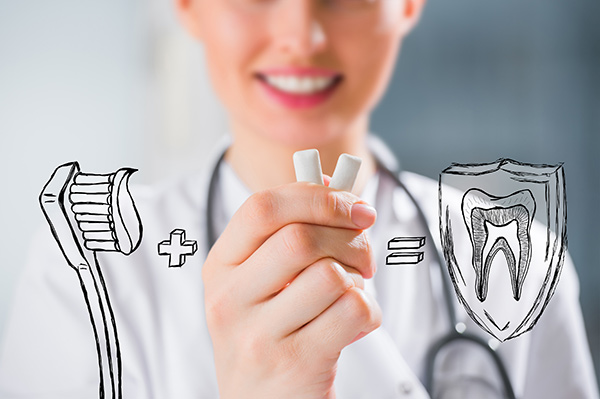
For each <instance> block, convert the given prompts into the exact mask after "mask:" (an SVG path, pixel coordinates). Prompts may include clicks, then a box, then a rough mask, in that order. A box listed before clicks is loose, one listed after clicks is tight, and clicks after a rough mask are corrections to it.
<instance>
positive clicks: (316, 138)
mask: <svg viewBox="0 0 600 399" xmlns="http://www.w3.org/2000/svg"><path fill="white" fill-rule="evenodd" d="M344 131H347V130H346V129H342V128H338V129H333V128H332V127H331V126H326V125H324V124H322V123H320V124H300V125H296V124H294V125H290V124H289V123H288V124H283V125H279V126H278V125H270V126H267V127H265V129H264V130H262V132H263V135H264V136H265V137H266V138H268V139H270V140H273V141H276V142H278V143H281V144H282V145H285V146H287V147H292V148H298V149H304V148H317V147H322V146H324V145H327V144H328V143H330V142H332V141H334V140H335V139H337V138H339V137H341V136H342V135H343V134H344Z"/></svg>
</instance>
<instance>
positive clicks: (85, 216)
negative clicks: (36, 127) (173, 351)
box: [39, 162, 142, 399]
mask: <svg viewBox="0 0 600 399" xmlns="http://www.w3.org/2000/svg"><path fill="white" fill-rule="evenodd" d="M135 171H136V170H135V169H130V168H122V169H119V170H117V171H116V172H114V173H111V174H90V173H82V172H80V169H79V164H78V163H77V162H70V163H66V164H64V165H61V166H59V167H57V168H56V170H55V171H54V173H53V174H52V176H51V177H50V179H49V180H48V182H47V183H46V185H45V186H44V188H43V190H42V193H41V194H40V198H39V200H40V205H41V207H42V211H43V213H44V216H45V217H46V220H47V221H48V224H49V226H50V230H51V231H52V235H53V236H54V238H55V239H56V242H57V243H58V246H59V247H60V250H61V252H62V253H63V255H64V257H65V259H66V260H67V262H68V264H69V266H71V267H72V268H73V269H74V270H75V272H76V273H77V277H78V278H79V282H80V285H81V290H82V292H83V297H84V300H85V303H86V306H87V310H88V313H89V316H90V321H91V323H92V329H93V332H94V338H95V340H96V351H97V354H98V367H99V378H100V383H99V397H100V398H101V399H104V398H118V399H120V398H122V387H121V373H122V370H121V350H120V347H119V337H118V334H117V325H116V322H115V317H114V313H113V310H112V307H111V303H110V299H109V295H108V291H107V288H106V284H105V281H104V277H103V276H102V270H101V267H100V265H99V263H98V257H97V252H105V251H109V252H121V253H122V254H124V255H129V254H131V253H132V252H133V251H135V250H136V249H137V247H138V246H139V244H140V242H141V238H142V223H141V220H140V217H139V214H138V212H137V209H136V206H135V202H134V200H133V197H132V196H131V194H130V192H129V187H128V184H129V178H130V177H131V175H132V174H133V173H134V172H135Z"/></svg>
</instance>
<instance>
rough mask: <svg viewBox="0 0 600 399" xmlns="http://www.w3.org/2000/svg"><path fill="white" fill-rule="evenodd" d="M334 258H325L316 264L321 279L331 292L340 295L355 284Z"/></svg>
mask: <svg viewBox="0 0 600 399" xmlns="http://www.w3.org/2000/svg"><path fill="white" fill-rule="evenodd" d="M336 264H337V262H336V261H335V260H334V259H331V258H325V259H322V260H320V261H319V262H317V263H316V264H315V268H316V270H317V272H318V274H319V281H322V283H323V284H324V285H325V287H327V290H328V291H329V292H335V293H338V294H339V295H341V294H343V293H344V292H345V291H346V290H348V289H349V288H351V287H352V286H353V282H352V279H351V278H350V277H349V276H348V272H346V271H345V270H344V269H343V268H342V267H341V266H339V264H337V266H336Z"/></svg>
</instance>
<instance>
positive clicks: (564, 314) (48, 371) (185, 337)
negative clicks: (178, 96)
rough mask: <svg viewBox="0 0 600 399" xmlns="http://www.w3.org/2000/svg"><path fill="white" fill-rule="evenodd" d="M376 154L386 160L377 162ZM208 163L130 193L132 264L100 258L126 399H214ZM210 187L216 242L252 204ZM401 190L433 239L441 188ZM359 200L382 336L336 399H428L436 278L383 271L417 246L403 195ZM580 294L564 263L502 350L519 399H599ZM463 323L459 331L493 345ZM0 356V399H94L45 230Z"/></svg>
mask: <svg viewBox="0 0 600 399" xmlns="http://www.w3.org/2000/svg"><path fill="white" fill-rule="evenodd" d="M376 146H377V145H376ZM378 146H379V147H382V146H381V145H378ZM221 150H222V148H219V149H217V151H216V152H215V157H214V159H216V155H217V153H218V152H219V151H221ZM379 151H381V152H382V154H381V156H383V157H384V158H386V157H387V158H389V156H390V155H389V153H387V150H386V149H385V148H380V149H379ZM214 159H213V160H211V161H210V162H209V163H208V165H207V167H206V168H205V169H204V170H203V171H202V172H201V173H196V174H194V175H193V176H190V177H187V178H183V179H180V180H177V181H175V182H171V183H170V184H165V185H161V186H156V187H149V188H137V189H135V190H134V196H135V200H136V203H137V206H138V209H139V212H140V216H141V218H142V221H143V226H144V233H143V241H142V244H141V245H140V247H139V248H138V250H137V251H136V252H135V253H133V254H132V255H130V256H129V257H125V256H123V255H120V254H118V253H101V254H100V255H101V256H100V265H101V267H102V270H103V273H104V277H105V279H106V284H107V287H108V291H109V294H110V299H111V302H112V306H113V310H114V312H115V319H116V323H117V327H118V334H119V339H120V343H121V353H122V362H123V385H122V386H123V397H124V398H125V399H132V398H177V399H187V398H190V399H191V398H195V399H197V398H207V399H211V398H214V399H216V398H218V390H217V383H216V377H215V369H214V364H213V355H212V346H211V340H210V336H209V333H208V330H207V327H206V322H205V315H204V306H203V296H204V294H203V284H202V279H201V268H202V264H203V261H204V259H205V256H206V252H207V250H206V248H205V245H204V243H205V239H206V238H205V234H206V231H205V226H206V220H205V206H206V200H207V188H208V179H209V177H210V173H211V172H212V166H213V165H214ZM219 174H220V177H219V181H220V184H219V185H218V189H217V191H216V193H215V194H216V201H215V202H216V204H217V207H218V208H217V209H216V211H215V221H216V222H217V228H218V229H219V231H222V230H223V229H224V227H225V225H226V223H227V221H228V220H229V218H230V217H231V215H232V214H233V213H234V212H235V210H236V209H237V208H238V207H239V206H240V205H241V204H242V203H243V201H244V200H245V199H246V198H247V197H248V196H249V195H250V192H249V191H248V189H247V188H246V187H245V186H244V185H243V184H242V182H241V181H240V180H239V179H238V178H237V176H236V175H235V173H234V172H233V170H232V169H231V167H230V166H229V165H227V164H226V163H223V164H222V165H221V168H220V170H219ZM402 179H403V181H404V182H405V185H406V186H407V187H408V189H409V190H410V191H411V192H412V193H413V195H414V197H415V198H416V199H417V201H418V202H419V203H420V205H421V207H422V208H423V211H424V213H425V215H426V217H427V219H428V221H429V225H430V228H431V229H432V231H433V232H437V231H438V230H437V229H438V227H437V221H438V202H437V190H438V188H437V183H436V182H435V181H432V180H430V179H428V178H425V177H422V176H418V175H415V174H411V173H408V172H404V173H403V175H402ZM362 196H363V198H364V199H366V200H367V201H368V202H370V203H372V204H375V206H376V208H377V210H378V220H377V223H376V225H375V226H374V227H373V228H372V229H370V231H369V235H370V236H371V237H370V238H371V242H372V244H373V247H374V251H375V254H376V257H377V265H378V271H377V274H376V276H375V277H374V279H372V280H370V282H369V283H368V285H367V289H368V290H370V291H372V292H374V293H375V295H376V297H377V300H378V302H379V304H380V306H381V308H382V310H383V325H382V327H381V328H380V329H378V330H376V331H375V332H374V333H372V334H370V335H369V336H367V337H366V338H364V339H362V340H360V341H358V342H356V343H354V344H352V345H350V346H349V347H347V348H346V349H344V350H343V352H342V355H341V358H340V362H339V369H338V375H337V377H336V391H337V395H338V398H339V399H354V398H356V399H359V398H361V399H387V398H427V397H428V395H427V393H426V392H425V390H424V388H423V386H422V384H421V382H420V380H421V379H422V378H423V374H424V356H425V353H426V351H427V348H429V346H430V345H431V344H432V342H433V341H434V340H435V339H436V338H439V337H440V336H441V335H443V334H444V333H445V332H447V331H448V329H449V326H448V320H447V316H446V311H445V307H444V305H443V299H442V294H441V287H440V281H439V279H438V278H439V275H438V274H437V273H439V272H437V271H436V270H437V269H436V268H437V265H435V264H434V263H433V262H434V257H433V256H431V254H430V255H427V253H426V255H425V260H424V261H423V262H421V263H420V264H419V265H417V266H409V267H399V268H398V267H386V266H385V256H386V254H387V249H386V244H387V241H388V240H389V239H390V238H392V237H395V236H419V235H424V230H423V228H424V227H423V226H422V224H421V223H420V221H419V219H418V217H417V215H416V212H415V211H414V208H413V207H412V205H411V203H410V201H409V200H408V198H407V197H406V195H405V194H404V192H403V191H402V190H401V189H399V188H398V187H396V186H395V185H394V183H393V182H392V181H391V180H390V179H389V178H381V177H380V176H377V177H375V178H373V179H372V180H371V181H370V182H369V183H368V185H367V187H366V188H365V191H364V193H363V195H362ZM390 199H393V200H392V201H390ZM176 228H180V229H185V230H186V233H187V239H190V240H197V242H198V247H199V248H198V252H197V253H196V254H195V255H194V256H192V257H188V258H187V261H186V263H185V264H184V265H183V267H181V268H169V267H168V259H167V258H166V257H163V256H159V255H158V253H157V244H158V243H159V242H161V241H163V240H165V239H166V238H168V235H169V233H170V232H171V231H172V230H173V229H176ZM434 237H435V238H436V239H438V238H439V237H438V234H434ZM438 244H439V243H438ZM460 245H461V244H460V243H456V247H459V246H460ZM462 245H464V246H466V247H469V246H470V243H468V242H463V244H462ZM436 276H437V277H436ZM578 289H579V287H578V281H577V277H576V274H575V269H574V267H573V264H572V263H571V261H570V259H568V258H567V260H566V261H565V265H564V271H563V273H562V277H561V281H560V283H559V285H558V288H557V290H556V294H555V295H554V297H553V299H552V300H551V302H550V304H549V305H548V307H547V309H546V310H545V313H544V315H543V316H542V318H541V320H540V321H539V323H538V324H537V326H536V327H535V328H534V329H533V331H531V332H529V333H526V334H524V335H523V336H521V337H519V338H517V339H514V340H511V341H509V342H506V343H503V344H501V345H500V348H499V353H500V355H501V357H502V359H503V360H504V362H505V364H506V366H507V368H508V369H509V375H510V378H511V381H512V384H513V386H514V389H515V391H516V394H517V397H519V398H527V399H529V398H534V399H535V398H561V399H562V398H596V397H598V394H597V387H596V381H595V377H594V374H593V369H592V365H591V359H590V355H589V349H588V345H587V340H586V337H585V332H584V327H583V322H582V317H581V311H580V307H579V303H578ZM458 310H459V316H460V317H461V319H462V320H463V321H464V322H465V324H466V325H467V328H468V331H470V332H472V333H475V334H479V335H481V336H482V337H485V338H486V339H487V338H488V337H487V336H486V335H485V333H484V332H483V331H482V330H481V329H480V328H479V327H477V326H476V325H474V324H473V323H472V322H471V321H470V319H468V317H467V316H465V314H464V312H462V309H458ZM1 356H2V357H1V363H0V398H5V399H9V398H60V399H67V398H76V399H81V398H95V397H98V369H97V366H96V364H97V357H96V351H95V346H94V338H93V334H92V330H91V326H90V322H89V317H88V314H87V311H86V307H85V304H84V301H83V296H82V293H81V289H80V287H79V283H78V280H77V278H76V275H75V272H74V271H73V270H72V269H71V268H70V267H68V266H67V264H66V262H65V260H64V258H63V257H62V254H61V253H60V251H59V249H58V247H57V245H56V242H55V241H54V239H53V238H52V236H51V234H50V231H49V229H48V228H47V227H44V228H43V229H42V230H41V231H40V232H39V233H38V235H37V236H36V237H35V240H34V242H33V246H32V249H31V252H30V254H29V259H28V262H27V265H26V268H25V270H24V271H23V274H22V281H21V283H20V285H19V286H18V288H17V290H16V297H15V299H14V307H13V311H12V313H11V315H10V322H9V324H8V326H7V330H6V335H5V341H4V345H3V347H2V352H1ZM459 358H460V359H459V361H458V363H456V362H457V360H456V359H454V360H448V364H449V365H450V367H453V368H454V369H456V368H459V369H461V370H463V369H464V370H465V372H475V373H477V372H480V373H487V371H485V367H484V366H480V365H479V360H478V359H477V357H476V356H475V357H474V356H473V355H472V354H471V355H469V354H468V353H466V354H464V355H462V357H461V356H459ZM461 397H463V398H468V397H473V396H469V395H466V394H464V395H463V396H461Z"/></svg>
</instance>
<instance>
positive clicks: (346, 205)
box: [209, 183, 376, 265]
mask: <svg viewBox="0 0 600 399" xmlns="http://www.w3.org/2000/svg"><path fill="white" fill-rule="evenodd" d="M375 217H376V213H375V210H374V209H373V208H372V207H370V206H367V205H366V204H365V203H364V201H362V200H361V199H360V198H359V197H357V196H355V195H353V194H350V193H348V192H345V191H336V190H332V189H329V188H328V187H325V186H321V185H316V184H310V183H291V184H286V185H282V186H279V187H276V188H274V189H271V190H265V191H261V192H259V193H256V194H253V195H252V196H251V197H250V198H249V199H248V200H247V201H246V202H245V203H244V204H243V205H242V206H241V207H240V209H238V211H237V212H236V213H235V215H234V216H233V217H232V219H231V221H230V223H229V224H228V225H227V228H226V229H225V231H224V232H223V234H222V235H221V237H220V238H219V240H218V241H217V243H216V244H215V246H214V247H213V249H212V250H211V253H210V254H209V256H217V257H218V262H217V263H220V264H229V265H236V264H240V263H242V262H243V261H245V260H246V259H247V258H248V257H249V256H250V254H252V253H253V252H254V251H255V250H256V249H257V248H258V247H260V245H262V243H263V242H264V241H265V240H266V239H267V238H268V237H269V236H271V235H272V234H273V233H275V232H276V231H278V230H279V229H281V228H282V227H283V226H285V225H288V224H290V223H307V224H316V225H323V226H332V227H340V228H345V229H366V228H368V227H370V226H371V225H373V223H374V222H375Z"/></svg>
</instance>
